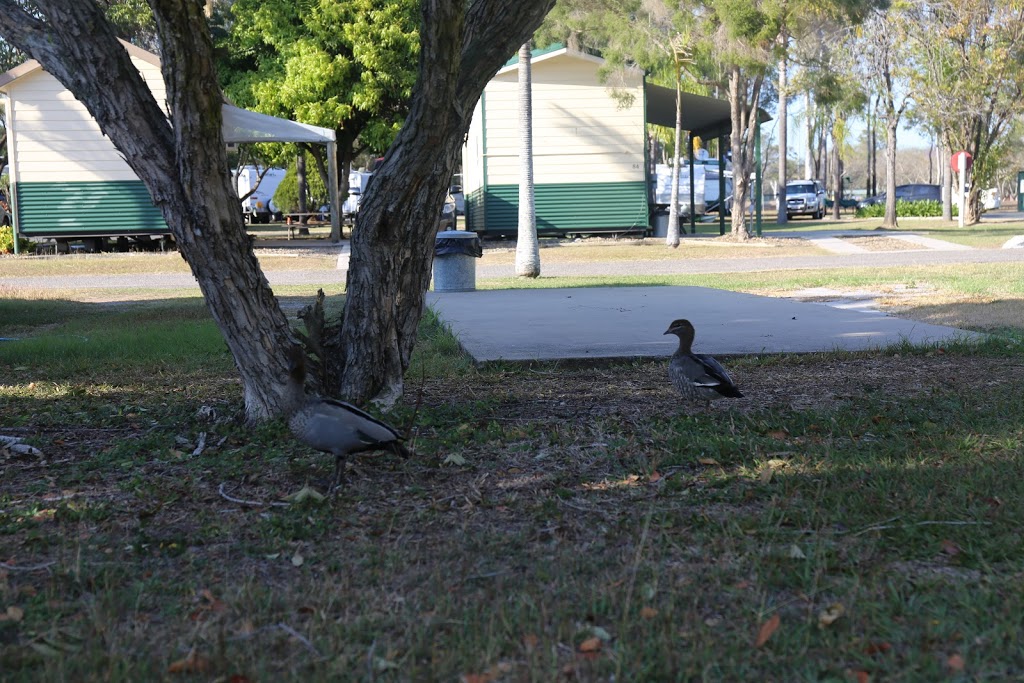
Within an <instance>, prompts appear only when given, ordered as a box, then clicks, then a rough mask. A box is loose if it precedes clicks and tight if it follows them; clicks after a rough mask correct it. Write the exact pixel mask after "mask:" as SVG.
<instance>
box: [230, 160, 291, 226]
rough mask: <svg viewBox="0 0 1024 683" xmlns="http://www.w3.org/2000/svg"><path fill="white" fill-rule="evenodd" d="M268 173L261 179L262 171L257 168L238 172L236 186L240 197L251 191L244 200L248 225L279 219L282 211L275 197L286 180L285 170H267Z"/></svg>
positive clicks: (243, 206)
mask: <svg viewBox="0 0 1024 683" xmlns="http://www.w3.org/2000/svg"><path fill="white" fill-rule="evenodd" d="M265 171H266V173H265V174H264V175H263V177H262V179H261V178H260V173H261V169H259V168H257V167H256V166H243V167H242V168H241V169H240V170H239V171H238V176H237V178H236V185H237V187H238V196H239V197H243V196H245V195H246V194H247V193H249V192H250V191H251V192H252V194H249V196H248V197H245V199H243V200H242V215H243V216H245V220H246V222H247V223H269V222H270V221H271V220H272V219H276V218H278V217H279V214H280V211H278V209H277V205H275V204H274V201H273V196H274V193H275V192H276V191H277V186H278V185H280V184H281V181H282V180H284V175H285V170H284V169H283V168H269V169H265Z"/></svg>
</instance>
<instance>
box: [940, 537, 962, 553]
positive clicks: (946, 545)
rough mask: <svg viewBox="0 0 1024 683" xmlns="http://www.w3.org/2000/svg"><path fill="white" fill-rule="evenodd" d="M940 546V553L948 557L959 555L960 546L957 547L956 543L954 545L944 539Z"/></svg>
mask: <svg viewBox="0 0 1024 683" xmlns="http://www.w3.org/2000/svg"><path fill="white" fill-rule="evenodd" d="M941 545H942V552H944V553H946V554H947V555H949V556H951V557H952V556H954V555H959V554H960V546H958V545H957V544H956V543H954V542H953V541H951V540H949V539H948V538H947V539H945V540H944V541H942V543H941Z"/></svg>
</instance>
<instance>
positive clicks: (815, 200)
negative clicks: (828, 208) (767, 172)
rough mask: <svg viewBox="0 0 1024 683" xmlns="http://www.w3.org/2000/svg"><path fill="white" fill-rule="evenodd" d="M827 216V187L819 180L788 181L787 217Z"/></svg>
mask: <svg viewBox="0 0 1024 683" xmlns="http://www.w3.org/2000/svg"><path fill="white" fill-rule="evenodd" d="M793 216H811V217H812V218H815V219H821V218H824V217H825V187H824V186H823V185H822V184H821V183H820V182H819V181H817V180H793V181H790V182H788V183H786V218H792V217H793Z"/></svg>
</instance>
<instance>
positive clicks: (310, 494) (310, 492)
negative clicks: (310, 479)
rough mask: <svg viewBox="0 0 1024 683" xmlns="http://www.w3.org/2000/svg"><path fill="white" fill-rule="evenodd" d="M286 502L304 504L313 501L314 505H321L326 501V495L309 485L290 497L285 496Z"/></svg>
mask: <svg viewBox="0 0 1024 683" xmlns="http://www.w3.org/2000/svg"><path fill="white" fill-rule="evenodd" d="M285 500H290V501H291V502H293V503H304V502H305V501H307V500H312V501H313V502H314V503H319V502H320V501H322V500H324V494H322V493H320V492H319V491H317V490H315V489H312V488H310V487H309V485H308V484H307V485H306V486H303V487H302V488H301V489H299V490H298V491H296V492H295V493H293V494H291V495H290V496H285Z"/></svg>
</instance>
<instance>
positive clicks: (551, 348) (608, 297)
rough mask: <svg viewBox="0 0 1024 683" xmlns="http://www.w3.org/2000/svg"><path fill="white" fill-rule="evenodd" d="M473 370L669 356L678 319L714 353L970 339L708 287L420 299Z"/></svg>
mask: <svg viewBox="0 0 1024 683" xmlns="http://www.w3.org/2000/svg"><path fill="white" fill-rule="evenodd" d="M427 302H428V304H429V305H430V306H431V307H432V308H434V310H435V311H437V313H438V314H439V315H440V317H441V319H442V320H444V321H445V322H446V323H447V324H448V325H450V326H451V328H452V331H453V332H454V333H455V335H456V336H457V337H458V338H459V340H460V341H461V343H462V345H463V346H464V347H465V349H466V350H467V351H468V352H469V353H470V354H471V355H472V356H473V357H474V358H475V359H476V360H477V361H479V362H485V361H494V360H502V359H503V360H562V359H594V358H597V359H600V358H605V359H607V358H636V357H660V356H668V355H669V354H671V353H672V352H673V351H674V350H675V346H676V341H675V338H674V337H667V336H664V332H665V330H666V329H668V325H669V323H670V322H672V320H674V319H676V318H689V319H690V320H691V321H692V322H693V324H694V327H696V329H697V338H696V341H695V342H694V350H695V351H696V352H698V353H710V354H713V355H720V356H726V355H746V354H755V353H806V352H814V351H834V350H838V349H846V350H868V349H877V348H884V347H886V346H889V345H891V344H897V343H901V342H904V341H906V342H910V343H913V344H926V343H933V342H942V341H944V340H951V339H956V338H968V337H970V338H974V337H977V336H978V335H975V334H973V333H970V332H965V331H963V330H958V329H955V328H952V327H942V326H938V325H929V324H927V323H920V322H914V321H909V320H902V319H899V318H890V317H888V316H884V315H880V314H878V313H877V312H873V313H866V312H860V311H857V310H850V309H840V308H834V307H831V306H828V305H825V304H820V303H803V302H797V301H792V300H789V299H776V298H771V297H764V296H755V295H753V294H740V293H736V292H728V291H724V290H719V289H709V288H705V287H594V288H574V289H518V290H494V291H475V292H451V293H435V292H429V293H428V295H427Z"/></svg>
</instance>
